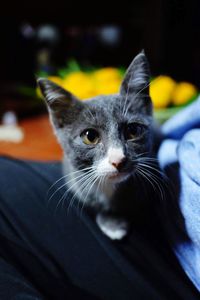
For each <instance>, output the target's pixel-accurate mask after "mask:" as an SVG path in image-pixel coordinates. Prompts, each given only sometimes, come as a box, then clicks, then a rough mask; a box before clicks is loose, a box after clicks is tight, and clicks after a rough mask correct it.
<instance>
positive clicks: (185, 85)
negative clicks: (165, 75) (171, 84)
mask: <svg viewBox="0 0 200 300" xmlns="http://www.w3.org/2000/svg"><path fill="white" fill-rule="evenodd" d="M196 95H197V89H196V87H195V86H194V85H193V84H191V83H189V82H180V83H178V84H177V86H176V88H175V90H174V91H173V93H172V103H173V104H174V105H177V106H178V105H183V104H185V103H187V102H188V101H189V100H191V99H192V98H193V97H195V96H196Z"/></svg>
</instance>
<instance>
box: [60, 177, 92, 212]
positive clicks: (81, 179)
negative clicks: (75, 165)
mask: <svg viewBox="0 0 200 300" xmlns="http://www.w3.org/2000/svg"><path fill="white" fill-rule="evenodd" d="M93 172H94V171H91V172H89V173H87V174H82V177H81V176H79V177H81V178H79V179H78V180H76V179H75V178H73V181H75V182H74V183H73V184H72V185H71V186H70V187H69V188H68V189H67V190H66V191H65V192H64V194H63V195H62V197H61V198H60V199H59V201H58V203H57V206H56V209H55V211H56V210H57V208H58V206H59V205H60V203H61V202H62V200H63V199H65V198H66V197H67V194H68V193H69V192H70V191H71V190H72V189H73V187H74V186H75V185H76V184H81V183H82V182H83V181H84V180H86V179H87V178H88V177H90V176H91V174H92V173H93ZM70 181H72V180H70ZM66 185H67V184H66Z"/></svg>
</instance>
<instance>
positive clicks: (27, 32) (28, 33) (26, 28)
mask: <svg viewBox="0 0 200 300" xmlns="http://www.w3.org/2000/svg"><path fill="white" fill-rule="evenodd" d="M20 31H21V34H22V35H23V36H24V37H25V38H27V39H30V38H32V37H33V36H34V35H35V30H34V29H33V27H32V26H31V25H30V24H28V23H25V24H23V25H22V26H21V28H20Z"/></svg>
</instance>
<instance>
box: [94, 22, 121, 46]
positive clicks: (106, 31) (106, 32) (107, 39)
mask: <svg viewBox="0 0 200 300" xmlns="http://www.w3.org/2000/svg"><path fill="white" fill-rule="evenodd" d="M98 36H99V39H100V40H101V42H102V43H104V44H106V45H108V46H116V45H117V44H119V42H120V39H121V29H120V28H119V27H118V26H113V25H112V26H104V27H102V28H101V29H99V32H98Z"/></svg>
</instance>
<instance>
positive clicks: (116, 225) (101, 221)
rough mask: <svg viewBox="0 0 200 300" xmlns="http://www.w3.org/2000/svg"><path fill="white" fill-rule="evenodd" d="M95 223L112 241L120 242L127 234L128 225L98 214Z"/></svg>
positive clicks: (122, 221)
mask: <svg viewBox="0 0 200 300" xmlns="http://www.w3.org/2000/svg"><path fill="white" fill-rule="evenodd" d="M96 222H97V224H98V226H99V227H100V229H101V231H102V232H103V233H104V234H105V235H107V236H108V237H109V238H110V239H112V240H121V239H122V238H123V237H125V236H126V234H127V232H128V223H127V222H126V221H124V220H121V219H120V220H118V219H115V218H111V217H108V216H105V215H102V214H98V215H97V217H96Z"/></svg>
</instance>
